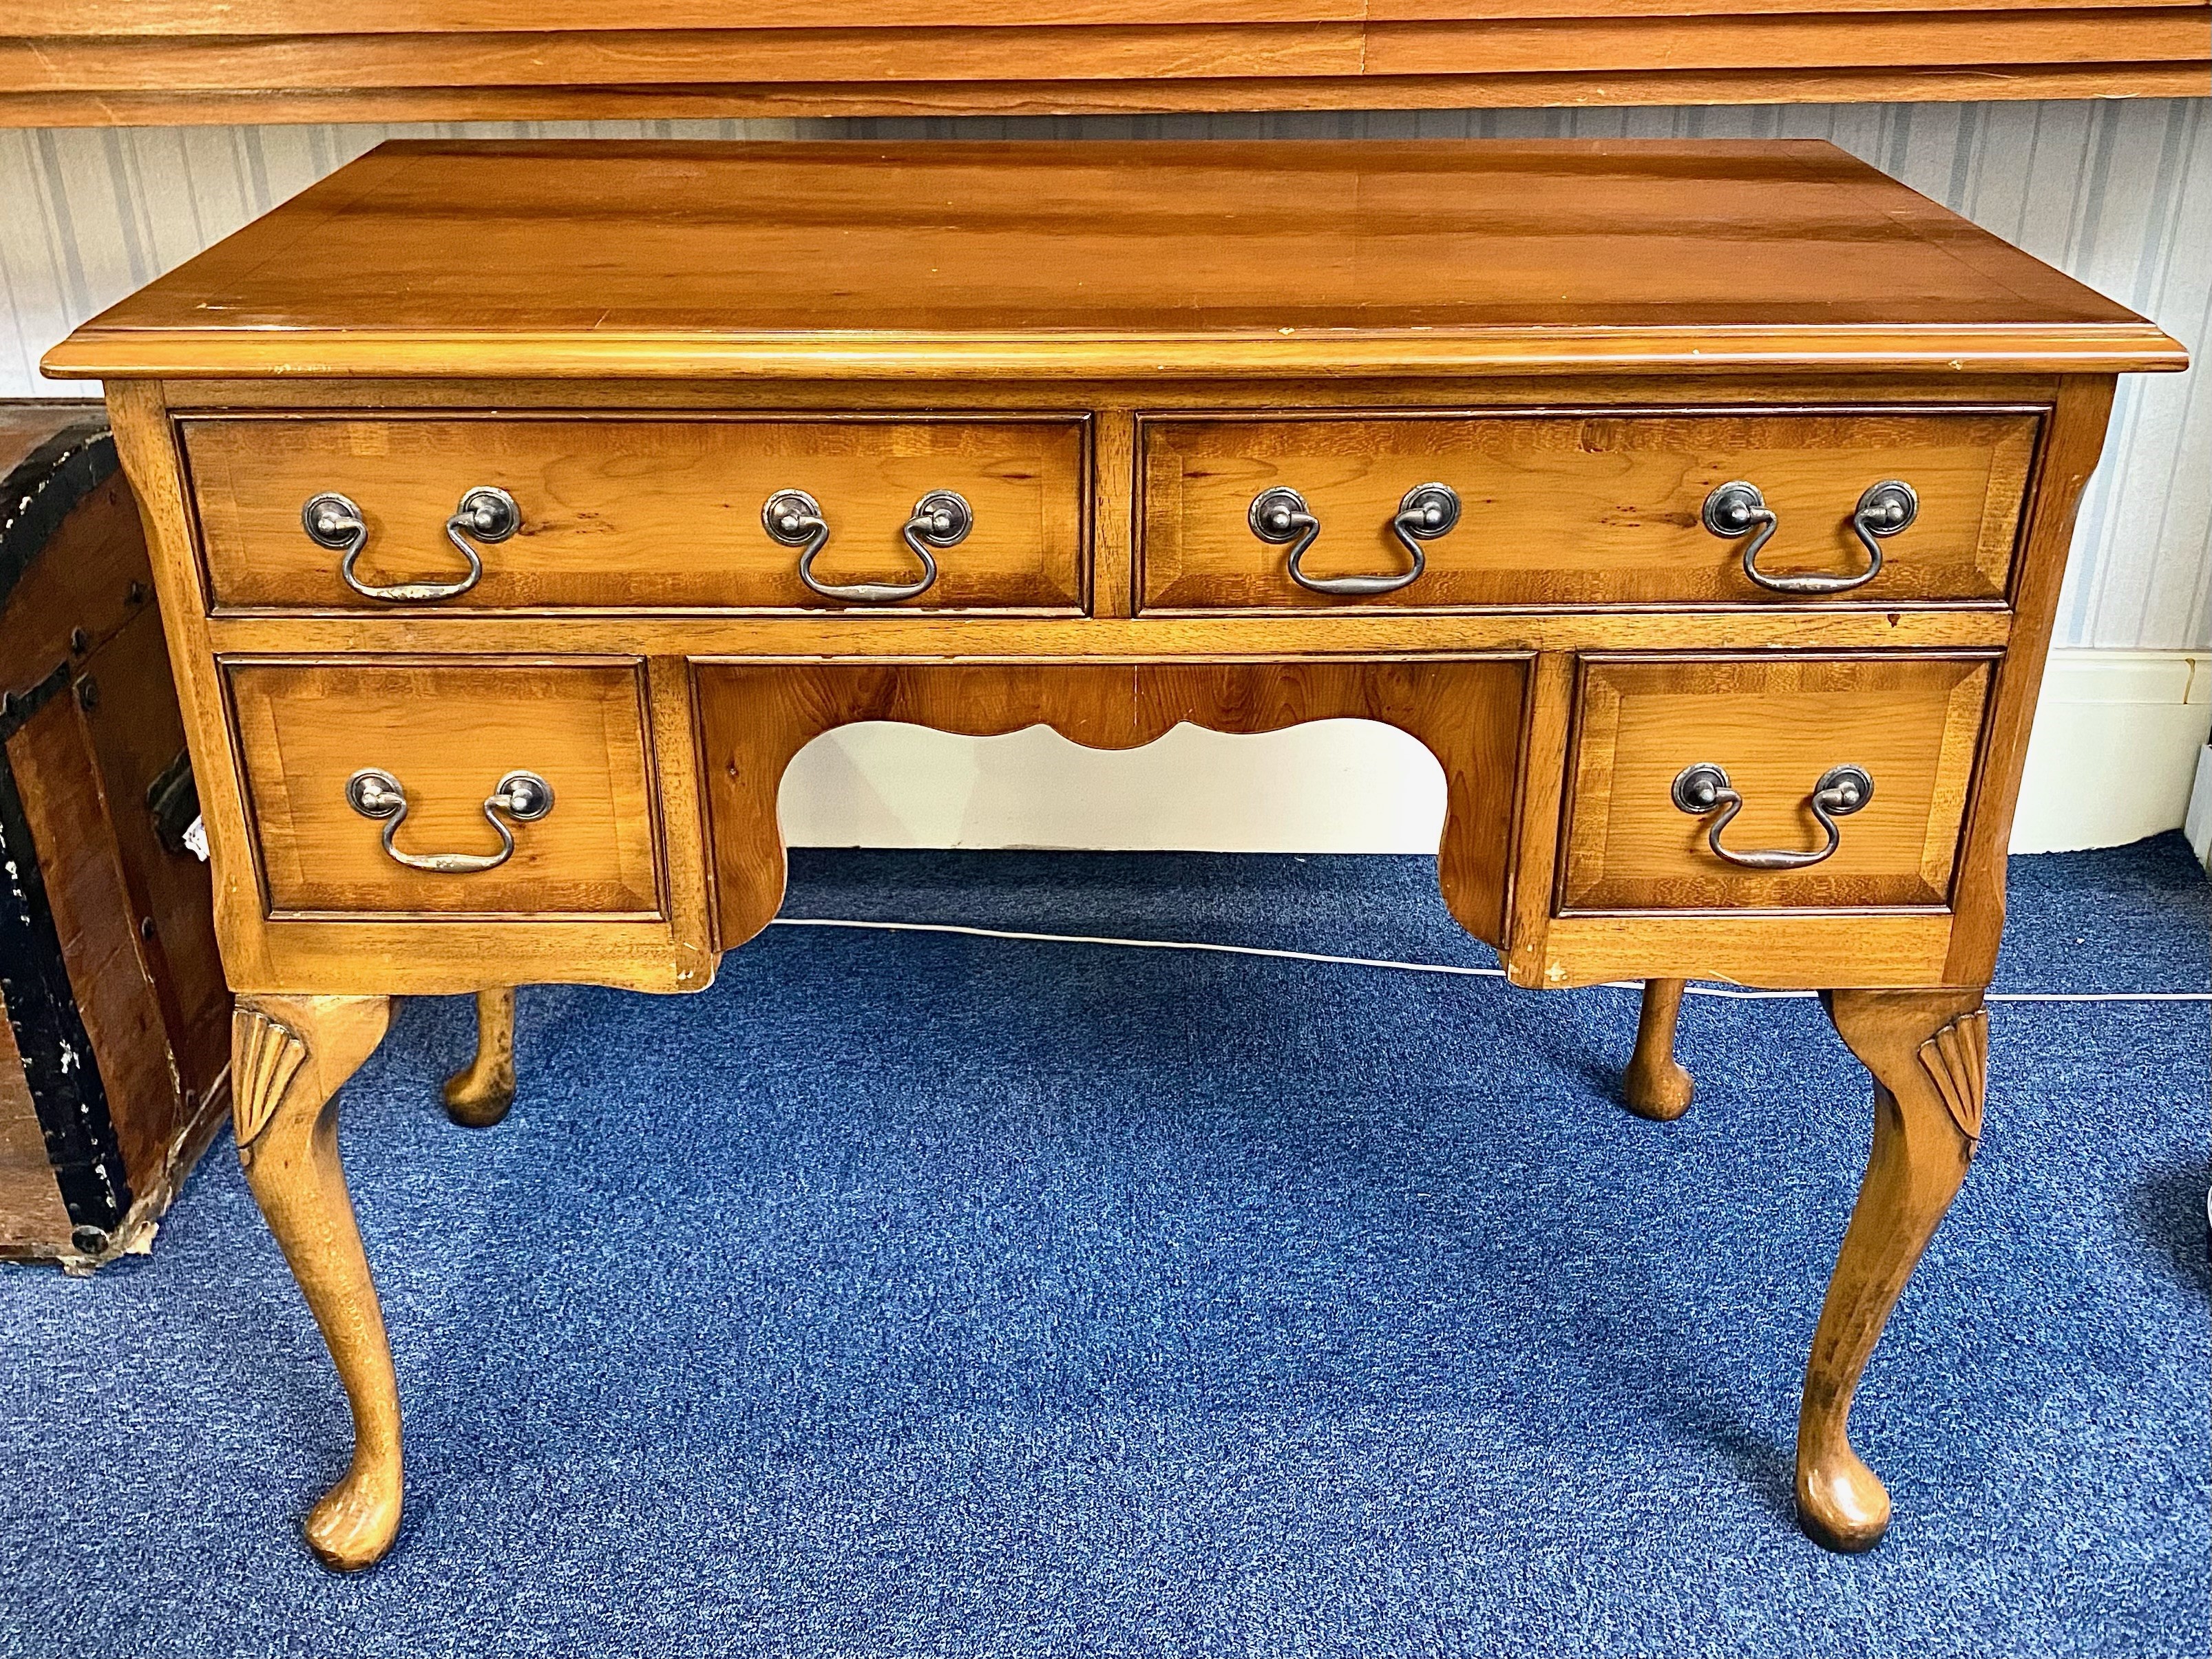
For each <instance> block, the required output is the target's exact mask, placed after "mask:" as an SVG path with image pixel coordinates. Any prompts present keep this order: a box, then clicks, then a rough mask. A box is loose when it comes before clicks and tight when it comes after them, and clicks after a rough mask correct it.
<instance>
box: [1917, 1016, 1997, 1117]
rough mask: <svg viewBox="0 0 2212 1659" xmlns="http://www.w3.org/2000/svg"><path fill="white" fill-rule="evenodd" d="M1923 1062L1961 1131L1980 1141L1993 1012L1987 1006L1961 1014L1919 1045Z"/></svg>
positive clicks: (1987, 1080) (1987, 1078) (1987, 1081)
mask: <svg viewBox="0 0 2212 1659" xmlns="http://www.w3.org/2000/svg"><path fill="white" fill-rule="evenodd" d="M1920 1064H1921V1065H1922V1066H1923V1067H1925V1068H1926V1070H1927V1073H1928V1076H1929V1079H1930V1080H1931V1081H1932V1082H1933V1083H1934V1084H1935V1085H1936V1093H1937V1094H1939V1095H1941V1096H1942V1097H1943V1105H1944V1109H1946V1110H1947V1111H1948V1112H1949V1113H1950V1114H1951V1121H1953V1122H1954V1123H1955V1124H1957V1125H1958V1126H1959V1133H1960V1134H1962V1135H1964V1136H1966V1139H1968V1140H1969V1141H1971V1142H1974V1143H1976V1144H1978V1143H1979V1142H1980V1140H1981V1138H1982V1100H1983V1097H1984V1093H1985V1092H1986V1091H1987V1088H1988V1084H1989V1073H1990V1016H1989V1011H1988V1010H1987V1009H1984V1008H1977V1009H1975V1010H1974V1011H1973V1012H1972V1013H1968V1014H1961V1015H1960V1016H1959V1017H1958V1018H1956V1019H1954V1020H1953V1021H1952V1022H1951V1023H1950V1024H1948V1025H1946V1026H1945V1027H1944V1028H1943V1029H1942V1030H1940V1031H1938V1032H1936V1035H1935V1036H1931V1037H1929V1039H1928V1041H1927V1042H1923V1043H1922V1044H1921V1045H1920Z"/></svg>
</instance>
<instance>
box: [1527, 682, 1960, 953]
mask: <svg viewBox="0 0 2212 1659" xmlns="http://www.w3.org/2000/svg"><path fill="white" fill-rule="evenodd" d="M1992 665H1993V664H1992V660H1991V659H1989V658H1986V657H1962V656H1960V657H1954V656H1884V655H1869V656H1854V657H1810V658H1808V657H1795V656H1791V657H1681V658H1668V659H1650V658H1644V659H1626V658H1620V659H1605V658H1589V659H1584V661H1583V668H1582V685H1581V694H1580V698H1579V702H1578V707H1577V720H1576V735H1575V743H1574V758H1573V762H1572V769H1571V796H1570V799H1569V802H1568V809H1567V811H1568V817H1567V828H1566V837H1565V839H1566V847H1565V857H1564V858H1563V860H1561V866H1562V871H1563V875H1562V879H1561V884H1560V908H1561V910H1562V911H1563V912H1565V911H1576V910H1656V909H1713V908H1727V909H1735V908H1765V909H1784V908H1856V907H1862V906H1872V905H1914V906H1922V907H1930V906H1934V907H1940V906H1942V905H1944V904H1946V903H1948V900H1949V896H1950V890H1951V871H1952V866H1953V864H1954V861H1955V860H1956V858H1957V854H1958V847H1959V835H1960V827H1961V824H1962V823H1963V822H1964V820H1965V817H1966V793H1967V787H1968V785H1969V783H1970V782H1971V781H1972V776H1973V769H1974V754H1975V749H1976V745H1977V743H1978V739H1979V738H1980V734H1981V728H1982V708H1983V704H1984V702H1985V701H1986V699H1987V697H1988V695H1989V687H1990V673H1991V670H1992ZM1843 767H1856V768H1858V769H1860V770H1861V771H1862V772H1863V775H1864V776H1865V778H1866V779H1868V780H1869V781H1871V786H1872V787H1871V788H1870V789H1869V790H1866V791H1864V792H1863V804H1861V805H1857V807H1856V809H1853V808H1852V807H1851V806H1850V802H1849V800H1848V799H1846V798H1845V796H1844V792H1843V791H1842V790H1841V789H1838V791H1837V792H1836V793H1831V794H1829V795H1828V796H1827V797H1826V799H1825V801H1824V805H1826V806H1831V807H1834V808H1836V809H1837V810H1832V811H1829V812H1828V814H1827V817H1828V821H1829V822H1830V823H1832V824H1833V826H1834V842H1835V850H1834V852H1833V853H1832V854H1831V855H1829V856H1827V857H1826V858H1822V859H1820V861H1819V862H1817V863H1808V864H1806V865H1805V866H1803V867H1802V868H1796V869H1766V870H1762V869H1753V868H1747V867H1744V866H1741V865H1739V864H1735V863H1733V862H1731V861H1729V860H1728V859H1726V858H1724V857H1723V856H1721V855H1720V854H1716V853H1715V852H1714V851H1713V849H1712V846H1711V840H1710V837H1711V833H1712V831H1713V829H1714V828H1715V827H1716V825H1717V824H1719V823H1720V820H1721V819H1722V818H1723V817H1724V816H1725V815H1726V813H1727V808H1728V805H1729V799H1730V792H1732V793H1733V795H1734V796H1735V797H1739V798H1741V807H1740V808H1739V809H1738V810H1737V811H1735V814H1734V816H1733V818H1732V819H1731V820H1730V821H1729V822H1728V823H1726V824H1725V825H1724V826H1723V827H1722V828H1721V832H1720V834H1721V842H1720V844H1721V846H1722V847H1723V848H1724V849H1726V850H1727V851H1728V852H1730V853H1735V854H1739V855H1742V854H1786V855H1791V856H1794V857H1798V858H1803V857H1806V856H1808V855H1811V854H1817V853H1819V852H1820V851H1821V849H1823V848H1825V847H1826V845H1827V844H1828V841H1829V838H1830V837H1829V830H1828V828H1827V827H1826V824H1824V823H1823V822H1822V819H1821V817H1820V813H1818V812H1816V811H1815V810H1814V798H1815V794H1816V791H1817V789H1818V787H1819V786H1820V784H1821V782H1822V781H1824V780H1826V779H1829V778H1830V776H1831V775H1832V773H1833V771H1834V770H1835V769H1838V768H1843ZM1692 768H1713V769H1717V772H1718V773H1719V774H1720V776H1719V777H1718V778H1715V777H1714V775H1712V774H1711V773H1708V774H1707V775H1706V781H1707V782H1709V783H1711V784H1713V785H1714V788H1713V790H1712V791H1711V795H1710V797H1708V796H1707V794H1706V793H1705V792H1701V791H1699V790H1698V789H1696V788H1695V787H1692V785H1693V784H1694V782H1695V779H1694V777H1693V778H1692V780H1691V784H1686V785H1685V786H1684V791H1685V793H1686V795H1687V796H1688V797H1689V804H1690V805H1691V806H1694V807H1695V808H1697V809H1698V810H1694V811H1693V810H1688V809H1687V808H1686V806H1685V805H1681V804H1678V801H1677V799H1676V793H1677V781H1678V780H1680V779H1682V778H1684V775H1685V774H1686V773H1688V772H1689V770H1690V769H1692ZM1836 781H1837V782H1838V784H1839V785H1840V784H1841V783H1842V782H1843V780H1841V779H1838V780H1836Z"/></svg>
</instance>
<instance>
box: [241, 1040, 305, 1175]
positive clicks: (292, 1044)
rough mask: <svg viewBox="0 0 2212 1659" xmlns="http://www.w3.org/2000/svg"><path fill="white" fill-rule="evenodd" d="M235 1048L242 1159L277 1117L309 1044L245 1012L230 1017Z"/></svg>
mask: <svg viewBox="0 0 2212 1659" xmlns="http://www.w3.org/2000/svg"><path fill="white" fill-rule="evenodd" d="M230 1048H231V1075H230V1118H231V1127H232V1130H233V1132H234V1133H235V1134H236V1135H237V1137H238V1155H239V1157H240V1158H245V1157H246V1152H247V1151H248V1149H249V1148H251V1147H252V1145H253V1141H254V1138H255V1137H256V1136H257V1135H258V1134H259V1133H261V1132H262V1131H263V1130H264V1129H265V1128H267V1127H269V1120H270V1118H272V1117H274V1116H275V1115H276V1108H277V1105H278V1103H280V1102H282V1101H283V1098H284V1091H286V1090H287V1089H289V1088H290V1087H291V1086H292V1079H293V1078H294V1077H295V1076H297V1075H298V1073H299V1070H300V1066H301V1062H302V1061H303V1060H306V1059H307V1044H306V1043H304V1042H301V1041H300V1039H299V1037H298V1036H297V1035H296V1034H295V1033H294V1032H293V1031H292V1030H290V1029H289V1028H288V1027H286V1026H283V1025H280V1024H277V1023H276V1021H275V1020H273V1019H271V1018H269V1016H268V1015H266V1014H264V1013H259V1012H255V1011H254V1010H252V1009H250V1008H240V1009H239V1010H237V1011H236V1012H234V1013H233V1014H232V1015H231V1017H230Z"/></svg>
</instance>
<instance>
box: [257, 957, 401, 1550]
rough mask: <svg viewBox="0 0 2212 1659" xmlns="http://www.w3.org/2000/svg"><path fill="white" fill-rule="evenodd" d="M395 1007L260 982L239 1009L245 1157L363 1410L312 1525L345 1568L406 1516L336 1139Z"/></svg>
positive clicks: (387, 1367)
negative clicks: (342, 1107)
mask: <svg viewBox="0 0 2212 1659" xmlns="http://www.w3.org/2000/svg"><path fill="white" fill-rule="evenodd" d="M391 1012H392V1005H391V1000H390V999H389V998H387V997H380V996H376V997H289V996H273V995H250V996H240V998H239V999H238V1003H237V1008H236V1011H235V1012H234V1014H233V1016H232V1021H231V1094H232V1100H233V1113H234V1128H235V1130H236V1132H237V1136H238V1156H239V1161H240V1163H241V1164H244V1165H245V1166H246V1184H247V1185H248V1186H249V1187H251V1188H252V1190H253V1198H254V1201H255V1202H256V1203H257V1204H258V1205H259V1206H261V1213H262V1215H263V1217H264V1218H265V1219H266V1220H267V1221H268V1223H269V1231H270V1232H272V1233H274V1234H275V1235H276V1242H277V1243H278V1244H279V1245H280V1246H282V1247H283V1251H284V1259H285V1261H287V1262H289V1264H290V1265H291V1268H292V1274H293V1277H294V1278H295V1279H298V1280H299V1283H300V1289H301V1292H302V1293H303V1294H304V1295H305V1296H306V1297H307V1306H308V1308H309V1309H310V1310H312V1311H313V1314H314V1316H315V1322H316V1323H317V1324H318V1325H319V1326H320V1327H321V1328H322V1332H323V1340H324V1341H325V1343H326V1344H327V1345H328V1346H329V1348H330V1351H331V1360H332V1361H333V1363H334V1364H336V1365H337V1372H338V1380H339V1381H340V1382H341V1383H343V1384H344V1387H345V1392H346V1400H347V1402H348V1404H349V1406H350V1407H352V1410H353V1425H354V1452H353V1462H352V1464H351V1466H350V1467H349V1468H348V1469H347V1471H346V1473H345V1474H344V1476H343V1478H342V1479H341V1480H339V1481H338V1482H337V1485H336V1486H332V1487H331V1489H330V1491H329V1492H325V1494H324V1495H323V1498H322V1499H321V1500H320V1501H319V1503H317V1504H316V1505H315V1506H314V1508H313V1510H312V1511H310V1513H309V1514H308V1516H307V1527H306V1530H307V1542H308V1545H309V1546H310V1547H312V1548H313V1550H314V1552H315V1553H316V1554H317V1555H318V1556H319V1557H320V1558H321V1559H322V1561H323V1563H324V1564H325V1565H327V1566H331V1567H334V1568H337V1569H338V1570H340V1571H352V1570H354V1569H356V1568H360V1567H366V1566H368V1565H370V1564H371V1563H373V1562H374V1561H376V1560H377V1559H380V1557H381V1556H382V1555H383V1554H384V1553H385V1552H386V1550H388V1549H390V1548H391V1547H392V1540H393V1538H394V1537H395V1536H397V1535H398V1530H399V1509H400V1487H401V1477H400V1448H399V1389H398V1380H397V1379H396V1377H395V1376H393V1373H392V1349H391V1346H390V1344H389V1343H388V1342H387V1341H386V1338H385V1334H384V1315H383V1311H382V1310H381V1309H380V1308H379V1306H378V1305H377V1300H376V1286H375V1285H374V1282H373V1281H372V1280H371V1279H370V1278H369V1273H368V1257H367V1256H366V1255H364V1254H363V1253H362V1244H361V1231H360V1229H359V1227H358V1226H357V1225H356V1223H355V1221H354V1213H353V1200H352V1198H351V1196H350V1195H349V1194H348V1193H347V1191H346V1183H345V1170H344V1169H343V1166H342V1165H341V1164H340V1163H339V1161H338V1141H337V1130H338V1122H337V1091H338V1089H339V1087H340V1085H343V1083H344V1082H345V1080H346V1079H348V1078H349V1077H351V1076H352V1075H353V1073H355V1072H356V1070H358V1069H359V1068H360V1066H361V1065H362V1061H364V1060H367V1059H368V1057H369V1055H370V1054H374V1052H375V1051H376V1046H377V1044H378V1043H379V1042H382V1041H383V1039H384V1033H385V1029H386V1025H387V1024H389V1023H390V1020H391Z"/></svg>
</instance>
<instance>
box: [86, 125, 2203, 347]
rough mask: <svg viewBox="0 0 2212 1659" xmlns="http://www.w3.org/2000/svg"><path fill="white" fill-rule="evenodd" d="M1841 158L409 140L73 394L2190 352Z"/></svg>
mask: <svg viewBox="0 0 2212 1659" xmlns="http://www.w3.org/2000/svg"><path fill="white" fill-rule="evenodd" d="M2182 362H2183V355H2182V352H2181V349H2180V348H2179V346H2178V345H2176V344H2175V343H2174V342H2172V340H2170V339H2168V338H2167V337H2166V336H2165V335H2164V334H2162V333H2160V331H2158V330H2157V329H2156V328H2155V327H2154V326H2153V325H2150V324H2148V323H2147V322H2145V321H2144V320H2143V319H2141V318H2139V317H2137V316H2136V315H2135V314H2134V313H2131V312H2130V311H2128V310H2126V309H2125V308H2124V307H2121V306H2118V305H2116V304H2114V303H2113V302H2112V301H2109V300H2106V299H2105V298H2104V297H2103V296H2102V295H2098V294H2096V293H2095V292H2093V291H2092V290H2091V289H2087V288H2085V287H2083V286H2082V285H2081V284H2080V283H2076V282H2075V281H2073V280H2072V279H2071V278H2069V277H2067V276H2063V275H2062V274H2061V273H2059V272H2057V271H2056V270H2052V269H2051V268H2050V267H2049V266H2047V265H2045V264H2042V263H2041V262H2040V261H2039V260H2036V259H2034V258H2031V257H2030V256H2028V255H2027V254H2026V253H2023V252H2021V251H2020V250H2018V249H2016V248H2015V247H2013V246H2009V245H2008V244H2007V243H2006V242H2004V241H2003V240H2000V239H1999V238H1997V237H1996V236H1993V235H1991V234H1989V233H1988V232H1986V231H1984V230H1981V229H1979V228H1976V227H1975V226H1973V225H1972V224H1970V223H1968V222H1966V220H1964V219H1961V218H1960V217H1958V216H1956V215H1954V214H1952V213H1950V212H1948V210H1945V209H1943V208H1942V207H1940V206H1938V205H1936V204H1935V203H1933V202H1931V201H1929V200H1928V199H1927V198H1926V197H1923V196H1920V195H1918V194H1917V193H1915V192H1914V191H1910V190H1908V189H1906V188H1905V186H1904V185H1900V184H1898V183H1897V182H1896V181H1894V180H1893V179H1889V178H1887V177H1886V176H1885V175H1883V174H1882V173H1879V172H1877V171H1876V170H1875V169H1874V168H1872V167H1868V166H1867V165H1865V164H1864V163H1863V162H1860V161H1856V160H1854V159H1853V158H1852V157H1850V155H1846V154H1844V152H1843V151H1841V150H1839V149H1836V148H1834V147H1833V146H1832V145H1828V144H1825V143H1814V142H1788V143H1743V142H1735V141H1692V142H1679V143H1678V142H1666V143H1651V142H1642V141H1566V142H1555V143H1524V142H1512V143H1505V142H1490V143H1485V142H1467V141H1455V142H1440V143H1367V142H1360V141H1345V142H1330V143H1312V142H1303V141H1300V142H1273V141H1270V142H1260V143H915V144H875V143H851V142H848V143H810V144H781V143H776V144H769V143H611V142H605V141H582V142H521V143H471V142H459V141H429V142H404V143H386V144H384V145H382V146H380V147H379V148H378V149H375V150H374V151H372V152H370V153H369V154H368V155H365V156H363V157H362V159H360V160H359V161H355V162H353V163H352V164H351V165H349V166H348V167H343V168H341V169H339V170H338V171H337V173H333V174H332V175H331V177H329V178H328V179H325V180H323V181H322V182H321V183H320V184H318V185H314V186H313V187H312V188H310V189H309V190H307V191H304V192H302V193H301V195H299V196H297V197H294V198H293V199H292V200H291V201H289V202H287V203H286V204H283V206H281V207H279V208H277V209H276V210H275V211H273V212H271V213H270V214H269V215H267V216H264V218H262V219H260V220H258V221H257V222H254V223H252V224H251V225H248V226H247V227H246V228H245V229H243V230H241V231H240V232H239V233H238V234H235V235H234V236H231V237H229V238H228V239H226V240H223V241H222V242H220V243H218V244H217V245H216V246H214V247H212V248H210V249H209V250H208V251H207V252H204V253H203V254H201V255H199V256H198V257H197V258H194V259H192V260H190V261H189V262H187V263H186V264H184V265H182V266H180V267H179V268H178V269H177V270H173V271H172V272H171V273H169V274H168V275H167V276H163V277H161V279H159V280H158V281H156V282H155V283H152V284H151V285H149V287H147V288H145V289H142V290H141V291H140V292H139V293H137V294H136V295H132V296H131V298H130V299H128V300H126V301H124V302H123V303H122V304H120V305H118V306H117V307H114V308H113V309H112V310H110V311H108V312H106V313H105V314H103V315H102V316H100V317H99V318H97V319H94V321H92V322H91V323H88V324H87V325H85V326H84V327H83V328H82V329H80V330H79V331H77V332H76V334H75V335H74V336H72V337H71V338H70V340H69V341H67V342H66V343H64V344H62V345H61V346H58V347H57V348H56V349H54V351H53V352H52V354H50V356H48V358H47V362H46V367H47V371H48V372H49V373H50V374H64V375H70V374H78V375H94V374H97V375H109V376H131V375H141V376H143V375H202V376H205V375H231V374H240V375H267V374H286V375H327V374H347V375H401V376H462V375H466V376H480V375H514V374H524V375H529V374H545V375H558V376H574V375H594V376H628V375H653V376H669V375H686V374H724V373H736V372H753V373H763V374H786V375H836V374H864V375H865V374H915V373H924V374H927V373H940V374H942V373H975V374H1060V375H1065V374H1075V375H1085V374H1099V375H1110V374H1173V373H1177V372H1181V373H1188V374H1230V373H1237V374H1243V373H1252V374H1313V373H1332V372H1334V373H1343V372H1364V371H1374V372H1412V373H1428V374H1452V373H1473V374H1486V373H1510V372H1544V371H1547V370H1550V371H1605V370H1623V371H1631V372H1633V371H1638V370H1646V369H1651V368H1731V367H1747V366H1752V367H1763V368H1876V367H1881V366H1883V365H1898V366H1914V367H1923V368H1939V367H1949V366H1953V365H1956V366H1958V367H1961V368H1993V369H2019V368H2038V369H2041V368H2069V369H2081V370H2087V371H2096V372H2109V371H2112V370H2116V369H2133V368H2179V367H2180V366H2181V364H2182Z"/></svg>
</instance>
